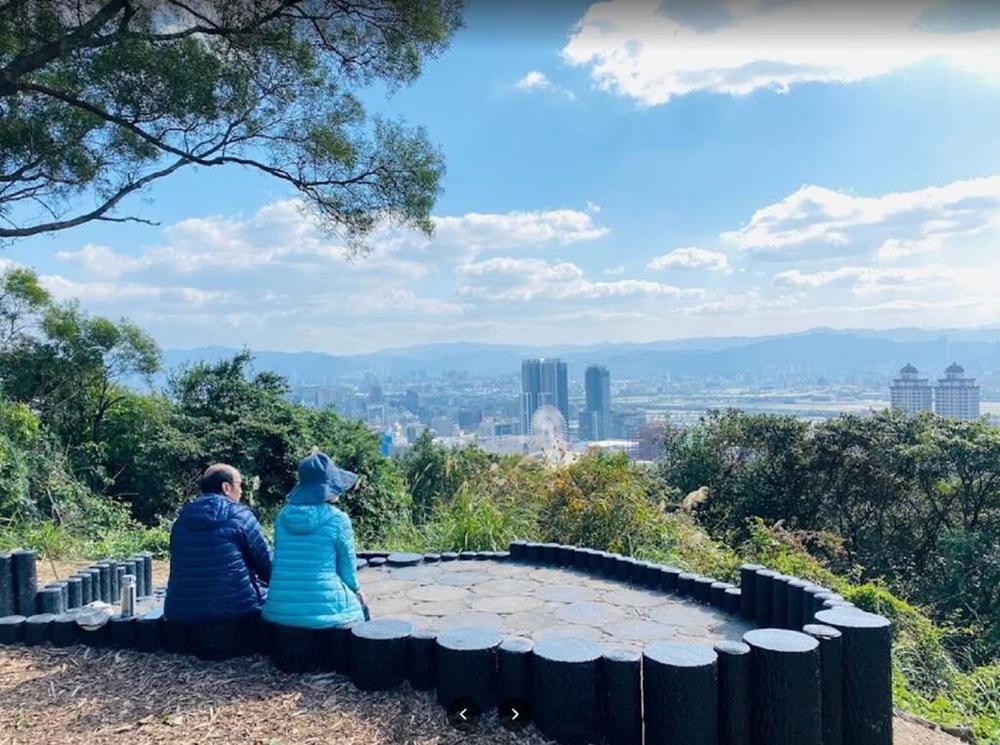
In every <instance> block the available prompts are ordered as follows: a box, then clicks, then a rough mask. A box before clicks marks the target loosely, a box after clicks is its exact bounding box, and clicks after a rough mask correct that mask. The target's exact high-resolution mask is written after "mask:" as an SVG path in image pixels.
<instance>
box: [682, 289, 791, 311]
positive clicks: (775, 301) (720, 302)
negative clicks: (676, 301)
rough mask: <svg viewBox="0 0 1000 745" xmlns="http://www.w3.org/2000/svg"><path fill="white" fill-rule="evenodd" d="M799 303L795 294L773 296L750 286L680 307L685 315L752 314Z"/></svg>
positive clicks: (789, 306)
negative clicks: (742, 290) (745, 289)
mask: <svg viewBox="0 0 1000 745" xmlns="http://www.w3.org/2000/svg"><path fill="white" fill-rule="evenodd" d="M800 303H801V297H800V296H798V295H795V294H791V295H779V296H774V295H771V294H767V293H764V292H762V291H761V289H760V288H759V287H752V288H750V289H749V290H747V291H746V292H731V293H726V294H724V295H722V296H720V297H716V298H712V299H709V300H706V301H705V302H702V303H696V304H694V305H688V306H685V307H683V308H681V309H680V310H681V312H682V313H684V314H685V315H716V314H718V315H725V314H754V313H760V312H767V311H775V310H788V309H790V308H795V307H796V306H798V305H799V304H800Z"/></svg>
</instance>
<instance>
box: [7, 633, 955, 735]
mask: <svg viewBox="0 0 1000 745" xmlns="http://www.w3.org/2000/svg"><path fill="white" fill-rule="evenodd" d="M0 733H2V734H3V737H0V742H3V743H10V745H14V744H15V743H16V744H21V743H25V744H27V743H46V744H48V743H77V744H83V745H92V744H93V743H105V742H107V743H112V742H114V743H119V742H137V743H169V744H170V745H185V744H187V743H192V744H194V743H198V744H201V743H260V744H261V745H291V744H292V743H295V744H296V745H298V744H299V743H303V744H305V743H338V745H449V744H450V743H476V744H477V745H508V744H509V745H513V744H514V743H519V744H520V745H543V744H544V743H546V742H547V741H546V740H545V739H544V738H542V737H541V736H540V735H538V733H537V732H536V731H535V730H534V728H529V729H528V730H526V731H523V732H519V733H511V732H508V731H507V730H505V729H503V728H502V727H500V726H499V725H498V724H497V722H496V720H495V719H493V718H485V719H484V720H483V721H481V722H480V723H479V725H478V727H477V729H476V731H474V732H471V733H468V734H462V733H460V732H458V731H456V730H455V729H453V728H452V727H450V726H449V724H448V722H447V719H446V717H445V713H444V710H443V709H442V708H441V707H440V706H439V705H438V704H437V703H436V702H435V701H434V699H433V696H432V695H429V694H423V693H414V692H412V691H410V690H409V689H406V688H404V689H403V690H401V691H396V692H391V693H379V694H371V693H367V694H366V693H362V692H361V691H358V690H357V689H356V688H354V686H352V685H351V684H350V683H349V682H347V681H346V680H345V679H344V678H342V677H340V676H338V675H311V676H292V675H284V674H282V673H280V672H278V671H277V670H275V669H274V668H273V667H272V666H271V665H270V663H269V662H268V661H267V660H265V659H263V658H260V657H253V658H245V659H242V660H236V661H234V662H231V663H209V662H201V661H199V660H195V659H192V658H188V657H179V656H174V655H141V654H139V653H134V652H117V653H116V652H111V651H105V652H101V653H98V652H97V651H96V650H93V649H91V650H86V649H84V648H83V647H70V648H69V649H47V648H36V649H9V648H0ZM895 745H961V743H960V741H958V740H956V739H954V738H952V737H949V736H947V735H943V734H940V733H937V732H931V731H930V730H927V729H925V728H922V727H919V726H917V725H914V724H911V723H909V722H903V721H901V720H898V719H897V720H896V737H895Z"/></svg>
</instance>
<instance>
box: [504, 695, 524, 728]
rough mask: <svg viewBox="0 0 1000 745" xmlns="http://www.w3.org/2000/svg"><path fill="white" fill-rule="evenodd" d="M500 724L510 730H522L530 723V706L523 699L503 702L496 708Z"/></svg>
mask: <svg viewBox="0 0 1000 745" xmlns="http://www.w3.org/2000/svg"><path fill="white" fill-rule="evenodd" d="M497 713H498V714H499V715H500V723H501V724H503V726H504V727H506V728H507V729H510V730H519V729H523V728H524V727H526V726H527V725H528V722H530V721H531V705H530V704H529V703H528V702H527V701H525V700H524V699H510V700H508V701H503V702H502V703H501V704H500V706H498V707H497Z"/></svg>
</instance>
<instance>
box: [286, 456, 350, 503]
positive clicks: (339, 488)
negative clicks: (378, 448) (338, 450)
mask: <svg viewBox="0 0 1000 745" xmlns="http://www.w3.org/2000/svg"><path fill="white" fill-rule="evenodd" d="M357 481H358V475H357V474H356V473H351V472H350V471H345V470H344V469H343V468H337V466H336V465H334V463H333V460H332V459H331V458H330V456H329V455H327V454H326V453H313V454H312V455H310V456H308V457H306V458H303V460H302V462H301V463H299V483H298V484H296V485H295V488H294V489H292V490H291V491H290V492H289V493H288V503H289V504H320V503H322V502H336V501H337V500H338V499H340V495H341V494H343V493H345V492H346V491H348V490H349V489H350V488H351V487H352V486H354V484H356V483H357Z"/></svg>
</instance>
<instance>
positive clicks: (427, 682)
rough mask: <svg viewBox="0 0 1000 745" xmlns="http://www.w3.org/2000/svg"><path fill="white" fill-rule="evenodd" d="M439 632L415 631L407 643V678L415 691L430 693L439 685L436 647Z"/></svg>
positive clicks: (428, 630)
mask: <svg viewBox="0 0 1000 745" xmlns="http://www.w3.org/2000/svg"><path fill="white" fill-rule="evenodd" d="M436 642H437V632H436V631H433V630H432V629H414V630H413V632H412V633H411V634H410V638H409V640H408V641H407V645H408V646H407V659H406V677H407V679H408V680H409V681H410V687H411V688H413V690H415V691H429V690H431V689H432V688H434V686H435V685H436V684H437V674H436V673H437V665H436V664H435V656H436V652H435V647H436V646H437V645H436Z"/></svg>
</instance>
